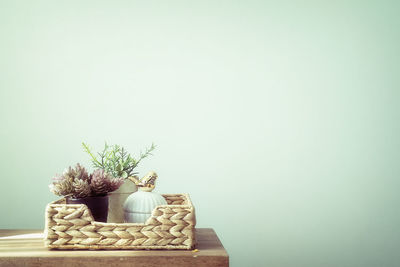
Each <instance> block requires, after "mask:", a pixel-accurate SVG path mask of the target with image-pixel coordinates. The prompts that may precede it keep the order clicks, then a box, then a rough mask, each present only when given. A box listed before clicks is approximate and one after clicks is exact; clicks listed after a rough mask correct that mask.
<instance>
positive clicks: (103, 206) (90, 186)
mask: <svg viewBox="0 0 400 267" xmlns="http://www.w3.org/2000/svg"><path fill="white" fill-rule="evenodd" d="M123 183H124V179H123V178H115V177H113V176H112V175H110V174H109V173H107V172H105V171H104V170H103V169H97V170H95V171H94V172H93V173H92V174H91V175H89V174H88V172H87V171H86V169H85V168H84V167H82V166H81V165H80V164H79V163H78V164H76V166H75V167H74V168H72V167H69V168H68V169H66V170H65V171H64V173H63V174H62V175H56V176H55V177H54V178H53V182H52V183H51V184H50V185H49V187H50V191H51V192H53V193H54V194H56V195H58V196H64V197H65V199H66V202H67V204H85V205H86V206H88V208H89V209H90V211H91V213H92V215H93V218H94V220H95V221H100V222H107V214H108V193H109V192H112V191H115V190H117V189H118V188H119V187H120V186H121V185H122V184H123Z"/></svg>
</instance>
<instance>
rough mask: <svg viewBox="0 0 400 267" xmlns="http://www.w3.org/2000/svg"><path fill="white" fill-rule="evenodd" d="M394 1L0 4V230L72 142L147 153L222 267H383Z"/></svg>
mask: <svg viewBox="0 0 400 267" xmlns="http://www.w3.org/2000/svg"><path fill="white" fill-rule="evenodd" d="M399 12H400V4H398V3H396V1H392V2H385V1H293V2H287V1H282V2H281V1H271V2H267V1H265V2H263V1H240V2H238V1H160V2H153V1H122V0H121V1H11V0H9V1H1V2H0V119H1V128H0V169H1V181H2V183H1V187H0V188H1V189H0V190H1V202H0V211H1V217H0V228H41V227H43V224H44V216H43V215H44V208H45V205H46V203H48V202H49V201H51V200H54V199H56V197H55V196H53V195H52V194H51V193H50V192H49V191H48V188H47V185H48V183H49V181H50V178H51V177H52V176H53V175H54V174H55V173H57V172H62V171H63V169H64V168H65V167H67V166H69V165H72V164H75V163H76V162H81V163H83V164H86V165H88V164H89V162H88V160H87V157H86V155H85V154H84V152H83V151H82V149H81V145H80V143H81V142H82V141H87V142H89V143H90V144H91V145H92V146H94V147H95V148H97V149H100V148H101V147H102V144H103V142H104V141H105V140H107V141H108V142H110V143H118V144H123V145H125V147H126V148H127V149H128V150H130V151H132V152H138V151H139V150H140V149H141V148H144V147H145V146H148V145H149V144H150V143H151V142H152V141H154V142H155V143H156V144H157V145H158V148H157V150H156V151H155V156H154V157H152V158H149V159H147V160H146V161H144V162H143V164H142V165H141V166H140V168H139V171H140V172H141V174H144V173H145V172H147V171H148V170H153V169H154V170H155V171H157V172H158V173H159V177H160V178H159V183H158V192H163V193H174V192H188V193H190V194H191V196H192V198H193V202H194V204H195V206H196V209H197V218H198V226H199V227H212V228H214V229H215V230H216V231H217V233H218V235H219V236H220V238H221V240H222V241H223V243H224V245H225V247H226V248H227V250H228V252H229V254H230V256H231V265H232V266H276V267H290V266H296V267H301V266H304V267H316V266H324V267H328V266H335V267H336V266H342V267H346V266H349V267H350V266H351V267H355V266H371V267H372V266H385V267H386V266H399V264H400V256H399V255H400V254H398V249H399V246H400V230H399V227H400V216H399V208H398V205H399V203H400V194H399V190H400V176H399V174H400V164H399V158H400V152H399V151H400V141H399V133H400V127H399V111H400V108H399V100H400V98H399V97H400V92H399V90H400V87H399V85H400V63H399V60H400V52H399V51H400V50H399V47H400V17H399Z"/></svg>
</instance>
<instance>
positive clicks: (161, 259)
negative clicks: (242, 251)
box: [0, 228, 229, 267]
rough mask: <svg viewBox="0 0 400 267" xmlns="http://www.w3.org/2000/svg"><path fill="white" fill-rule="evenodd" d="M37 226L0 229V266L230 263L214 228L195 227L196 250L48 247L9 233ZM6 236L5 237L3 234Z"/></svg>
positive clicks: (217, 264)
mask: <svg viewBox="0 0 400 267" xmlns="http://www.w3.org/2000/svg"><path fill="white" fill-rule="evenodd" d="M41 232H42V231H40V230H36V231H35V230H0V237H2V238H1V239H0V266H34V267H36V266H46V267H47V266H48V267H50V266H57V267H64V266H80V267H86V266H96V267H103V266H104V267H106V266H107V267H109V266H135V267H142V266H143V267H144V266H146V267H153V266H154V267H155V266H157V267H161V266H166V267H168V266H176V267H180V266H194V267H196V266H208V267H212V266H229V256H228V254H227V252H226V250H225V249H224V247H223V246H222V244H221V242H220V240H219V239H218V237H217V235H216V234H215V232H214V230H213V229H210V228H202V229H196V236H197V243H198V244H197V246H196V249H198V251H197V252H196V251H190V250H189V251H182V250H172V251H171V250H169V251H166V250H148V251H146V250H145V251H143V250H83V251H79V250H61V251H60V250H49V249H47V248H45V247H44V243H43V240H42V239H40V238H19V239H15V238H10V237H9V236H15V235H22V234H33V233H41ZM4 237H6V238H4Z"/></svg>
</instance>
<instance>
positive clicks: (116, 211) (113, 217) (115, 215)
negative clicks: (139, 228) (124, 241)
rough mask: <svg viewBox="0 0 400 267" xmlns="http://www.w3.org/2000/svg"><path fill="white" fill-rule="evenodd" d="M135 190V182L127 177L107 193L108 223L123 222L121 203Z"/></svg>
mask: <svg viewBox="0 0 400 267" xmlns="http://www.w3.org/2000/svg"><path fill="white" fill-rule="evenodd" d="M136 191H137V187H136V185H135V183H133V182H132V181H131V180H129V179H125V182H124V183H123V184H122V185H121V186H120V187H119V188H118V189H117V190H115V191H114V192H111V193H110V194H109V205H108V217H107V222H110V223H123V222H124V210H123V205H124V203H125V201H126V199H127V198H128V197H129V195H130V194H132V193H134V192H136Z"/></svg>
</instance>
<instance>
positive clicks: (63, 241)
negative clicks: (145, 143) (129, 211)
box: [45, 194, 196, 250]
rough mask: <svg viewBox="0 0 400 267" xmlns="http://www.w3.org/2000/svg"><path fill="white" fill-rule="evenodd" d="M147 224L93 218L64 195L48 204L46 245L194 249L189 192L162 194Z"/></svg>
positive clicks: (84, 206)
mask: <svg viewBox="0 0 400 267" xmlns="http://www.w3.org/2000/svg"><path fill="white" fill-rule="evenodd" d="M162 196H163V197H164V198H165V200H166V201H167V203H168V205H160V206H157V207H155V208H154V210H153V212H152V214H151V216H150V218H149V219H147V221H146V222H145V223H103V222H97V221H94V219H93V216H92V214H91V213H90V210H89V209H88V207H87V206H86V205H84V204H66V201H65V198H63V199H60V200H57V201H54V202H52V203H50V204H48V205H47V207H46V224H45V246H46V247H48V248H51V249H93V250H96V249H186V250H188V249H192V248H193V247H194V246H195V243H196V238H195V225H196V217H195V212H194V207H193V205H192V202H191V201H190V198H189V195H188V194H165V195H162Z"/></svg>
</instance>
